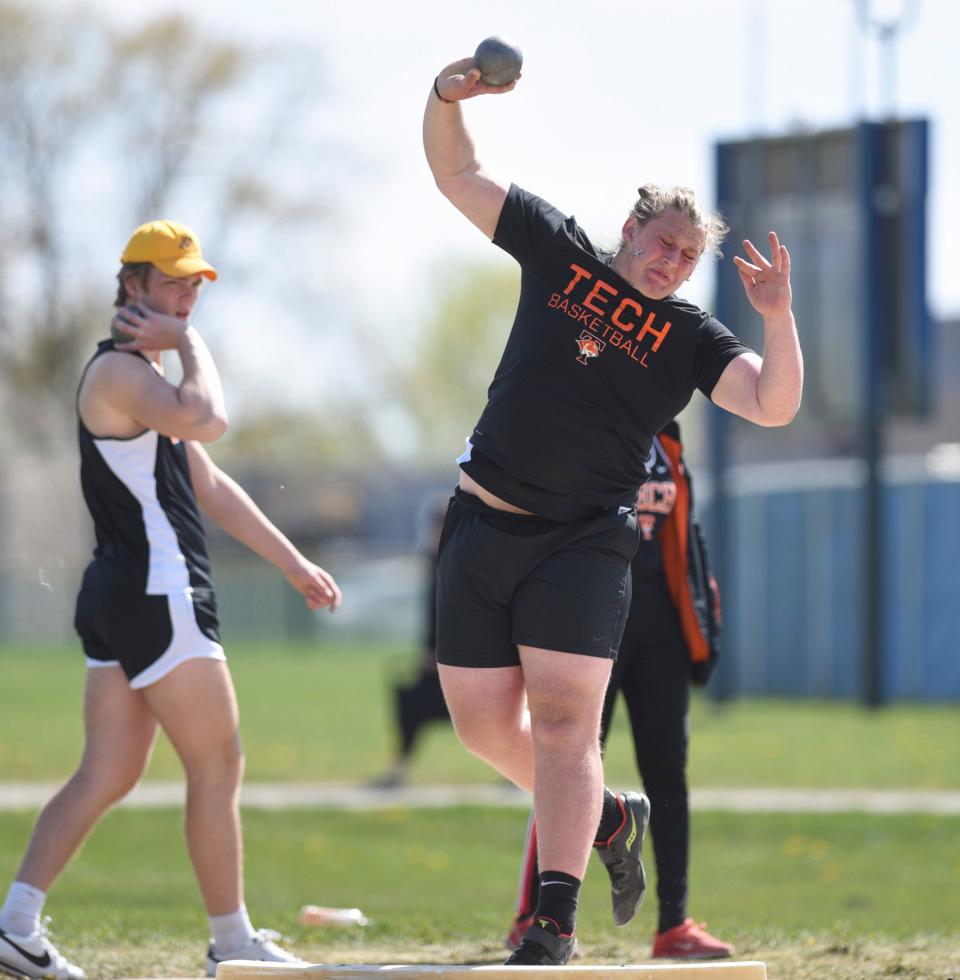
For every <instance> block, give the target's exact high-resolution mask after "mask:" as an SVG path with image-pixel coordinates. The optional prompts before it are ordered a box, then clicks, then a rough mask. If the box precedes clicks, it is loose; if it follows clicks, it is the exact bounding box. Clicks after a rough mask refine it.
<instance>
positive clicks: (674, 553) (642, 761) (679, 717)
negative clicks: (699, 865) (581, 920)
mask: <svg viewBox="0 0 960 980" xmlns="http://www.w3.org/2000/svg"><path fill="white" fill-rule="evenodd" d="M653 449H654V452H655V453H656V458H655V459H654V460H653V472H652V474H651V476H650V479H649V480H647V482H646V483H644V484H643V486H642V487H641V488H640V492H639V493H638V494H637V524H638V526H639V528H640V544H639V546H638V547H637V553H636V555H634V558H633V561H632V562H631V563H630V574H631V577H632V580H633V596H632V598H631V600H630V613H629V615H628V616H627V625H626V627H625V629H624V632H623V640H622V641H621V643H620V650H619V652H618V653H617V659H616V660H615V661H614V664H613V671H612V672H611V675H610V683H609V685H608V687H607V695H606V699H605V700H604V704H603V715H602V716H601V720H600V744H601V746H605V745H606V742H607V736H608V735H609V733H610V725H611V724H612V722H613V712H614V708H615V707H616V703H617V699H618V696H619V695H621V694H622V695H623V700H624V702H625V704H626V706H627V713H628V715H629V718H630V730H631V735H632V737H633V749H634V754H635V756H636V760H637V768H638V769H639V771H640V778H641V780H642V781H643V789H644V792H645V793H646V794H647V797H648V798H649V800H650V833H651V836H652V838H653V852H654V859H655V861H656V866H657V898H658V900H659V918H658V921H657V931H656V935H655V936H654V939H653V958H654V959H660V958H670V959H681V960H702V959H719V958H723V957H727V956H730V955H731V954H732V953H733V947H732V946H731V945H730V944H729V943H725V942H722V941H721V940H719V939H717V938H716V937H714V936H711V935H710V933H708V932H707V931H706V926H705V924H704V923H698V922H696V921H695V920H694V919H692V918H690V917H689V916H688V915H687V914H686V909H687V872H688V867H689V863H690V801H689V796H688V793H687V773H686V769H687V745H688V741H689V712H690V684H691V683H693V684H697V685H704V684H706V683H707V681H708V680H709V677H710V673H711V671H712V669H713V665H714V664H715V662H716V659H717V656H718V653H719V649H718V645H717V644H718V639H719V635H720V595H719V592H718V590H717V583H716V581H715V580H714V577H713V573H712V572H711V570H710V564H709V560H708V557H707V550H706V542H705V540H704V537H703V531H702V528H701V526H700V523H699V521H697V519H696V515H695V513H694V507H693V484H692V481H691V478H690V473H689V470H688V469H687V466H686V463H685V461H684V459H683V447H682V445H681V441H680V426H679V425H677V423H676V422H671V423H670V424H669V425H668V426H667V427H666V428H665V429H664V430H663V432H661V433H660V435H659V436H657V437H656V438H655V439H654V440H653ZM538 884H539V877H538V873H537V831H536V823H535V821H534V820H533V818H532V817H531V820H530V822H529V825H528V828H527V840H526V847H525V851H524V856H523V862H522V864H521V871H520V888H519V892H518V894H517V905H516V918H515V920H514V923H513V926H512V928H511V930H510V934H509V935H508V937H507V943H506V945H507V947H508V948H509V949H515V948H516V947H517V946H519V945H520V943H521V941H522V940H523V936H524V934H525V933H526V931H527V929H529V928H530V925H531V924H532V922H533V913H534V910H535V909H536V907H537V886H538Z"/></svg>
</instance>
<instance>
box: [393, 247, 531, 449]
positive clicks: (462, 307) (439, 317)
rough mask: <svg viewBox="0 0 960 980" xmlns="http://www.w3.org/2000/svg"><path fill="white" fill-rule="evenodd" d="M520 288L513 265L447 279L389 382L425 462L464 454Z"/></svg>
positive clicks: (479, 267) (480, 267)
mask: <svg viewBox="0 0 960 980" xmlns="http://www.w3.org/2000/svg"><path fill="white" fill-rule="evenodd" d="M519 288H520V276H519V271H518V270H517V268H516V266H514V265H513V263H502V264H501V263H498V264H497V265H490V264H479V263H478V264H471V265H467V266H464V267H462V268H460V269H457V270H454V271H453V272H452V273H450V274H448V276H447V285H446V288H445V290H444V291H443V292H442V294H441V295H440V297H439V298H438V300H437V302H436V305H435V307H434V309H433V312H432V314H431V316H430V318H429V320H428V321H427V322H426V324H425V326H424V328H423V330H422V332H421V333H420V335H419V337H418V338H417V340H416V341H415V342H414V343H413V344H412V345H411V347H410V357H409V358H408V359H407V361H406V363H404V364H403V365H402V367H401V368H400V369H399V370H398V377H397V378H396V379H395V390H396V391H397V392H398V393H399V395H400V399H399V400H400V403H401V404H402V405H403V406H404V407H405V409H406V410H407V412H408V413H409V415H410V418H411V420H412V423H413V425H414V427H415V429H416V432H417V443H418V448H419V452H420V454H421V456H422V458H423V459H424V460H425V461H429V462H438V461H449V460H450V459H452V458H454V457H456V456H457V455H459V453H460V452H461V451H462V449H463V440H464V439H465V438H466V437H467V436H469V435H470V433H471V432H472V430H473V426H474V425H475V424H476V421H477V419H478V418H479V416H480V412H481V410H482V409H483V406H484V404H485V403H486V397H487V387H488V386H489V384H490V382H491V381H492V380H493V375H494V372H495V370H496V368H497V364H498V363H499V361H500V355H501V353H502V352H503V347H504V344H505V343H506V341H507V336H508V335H509V333H510V326H511V324H512V323H513V315H514V312H515V310H516V306H517V296H518V293H519Z"/></svg>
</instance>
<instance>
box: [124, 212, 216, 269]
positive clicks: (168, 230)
mask: <svg viewBox="0 0 960 980" xmlns="http://www.w3.org/2000/svg"><path fill="white" fill-rule="evenodd" d="M120 261H121V262H124V263H127V262H149V263H150V264H151V265H155V266H156V267H157V268H158V269H159V270H160V271H161V272H162V273H163V274H164V275H165V276H176V277H180V276H194V275H196V274H197V273H198V272H202V273H203V274H204V275H205V276H206V277H207V278H208V279H216V278H217V270H216V269H214V267H213V266H212V265H210V263H209V262H205V261H204V258H203V256H202V255H201V254H200V240H199V239H198V238H197V236H196V235H195V234H194V233H193V232H192V231H191V230H190V229H189V228H188V227H187V226H186V225H181V224H178V223H177V222H176V221H148V222H147V223H146V224H145V225H140V227H139V228H138V229H137V230H136V231H135V232H134V233H133V234H132V235H131V236H130V241H129V242H127V247H126V248H125V249H124V250H123V255H121V256H120Z"/></svg>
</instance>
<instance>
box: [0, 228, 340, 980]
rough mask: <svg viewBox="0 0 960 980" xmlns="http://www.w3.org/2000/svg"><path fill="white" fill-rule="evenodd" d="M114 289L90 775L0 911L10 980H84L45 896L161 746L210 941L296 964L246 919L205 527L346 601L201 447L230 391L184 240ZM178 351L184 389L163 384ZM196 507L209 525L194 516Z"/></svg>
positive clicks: (58, 802)
mask: <svg viewBox="0 0 960 980" xmlns="http://www.w3.org/2000/svg"><path fill="white" fill-rule="evenodd" d="M121 261H122V262H123V266H122V268H121V269H120V273H119V275H118V279H119V291H118V295H117V299H116V306H117V307H119V308H120V309H119V310H118V313H117V316H116V317H115V318H114V321H113V333H114V336H115V337H124V336H126V337H127V338H128V340H129V342H128V343H125V344H121V345H118V344H117V343H116V342H115V341H114V340H105V341H102V342H101V343H100V345H99V347H98V349H97V352H96V354H95V355H94V356H93V358H92V360H91V361H90V362H89V364H88V365H87V367H86V369H85V370H84V373H83V377H82V379H81V382H80V387H79V391H78V394H77V414H78V416H79V426H78V432H79V440H80V480H81V484H82V487H83V495H84V498H85V500H86V503H87V506H88V508H89V510H90V515H91V517H92V518H93V524H94V530H95V532H96V541H97V544H96V549H95V551H94V558H93V561H92V562H91V563H90V565H89V566H88V567H87V570H86V572H85V574H84V577H83V585H82V587H81V589H80V594H79V597H78V600H77V613H76V627H77V630H78V632H79V634H80V639H81V641H82V643H83V649H84V652H85V654H86V660H87V668H88V669H87V679H86V693H85V697H84V708H83V717H84V732H85V745H84V750H83V757H82V759H81V762H80V766H79V768H78V769H77V771H76V772H75V773H74V774H73V776H72V777H71V778H70V779H69V780H68V782H67V783H66V784H65V785H64V786H63V787H62V789H60V791H59V792H58V793H57V794H56V795H55V796H54V797H53V799H51V800H50V802H49V803H47V805H46V806H45V807H44V808H43V810H42V811H41V813H40V816H39V818H38V819H37V823H36V825H35V827H34V830H33V836H32V837H31V840H30V843H29V846H28V848H27V852H26V855H25V856H24V858H23V861H22V863H21V865H20V868H19V870H18V872H17V875H16V880H15V881H14V883H13V884H12V885H11V887H10V890H9V892H8V893H7V898H6V901H5V903H4V905H3V908H2V909H0V973H2V972H7V973H10V974H12V975H14V976H23V977H57V978H82V977H83V976H84V973H83V970H82V969H80V968H79V967H77V966H74V965H73V964H72V963H70V962H68V961H67V959H66V958H65V957H64V956H63V955H61V954H60V952H59V951H58V950H57V949H56V947H55V946H54V945H53V943H52V942H51V941H50V939H49V937H48V935H47V930H46V926H45V923H43V922H41V918H40V914H41V911H42V908H43V904H44V901H45V898H46V893H47V891H48V890H49V889H50V887H51V885H52V884H53V882H54V881H55V879H56V878H57V876H58V875H59V874H60V872H61V871H62V870H63V868H64V867H65V865H66V864H67V862H68V861H69V860H70V858H71V856H72V855H73V854H74V853H75V851H76V850H77V848H78V847H79V846H80V845H81V843H82V842H83V840H84V838H85V837H86V836H87V834H88V833H89V832H90V830H91V829H92V828H93V826H94V824H95V823H96V822H97V820H98V819H99V818H100V817H101V816H102V815H103V813H104V812H105V811H106V810H107V809H108V808H109V807H110V806H111V805H112V804H113V803H116V802H117V801H118V800H120V799H121V798H122V797H124V796H125V795H126V794H127V793H128V792H129V791H130V790H131V789H132V788H133V787H134V786H135V785H136V783H137V781H138V780H139V779H140V776H141V775H142V773H143V771H144V769H145V768H146V765H147V762H148V760H149V758H150V754H151V751H152V748H153V744H154V741H155V739H156V737H157V732H158V730H159V729H160V728H163V730H164V731H165V732H166V734H167V736H168V737H169V738H170V741H171V742H172V744H173V746H174V748H175V749H176V751H177V753H178V755H179V756H180V760H181V761H182V763H183V767H184V770H185V772H186V782H187V802H186V836H187V846H188V849H189V852H190V859H191V861H192V863H193V868H194V871H195V873H196V876H197V880H198V882H199V885H200V891H201V893H202V896H203V900H204V904H205V905H206V910H207V914H208V916H209V921H210V927H211V931H212V934H213V941H212V943H211V944H210V947H209V949H208V951H207V958H206V968H207V975H208V976H213V975H214V974H215V973H216V968H217V963H218V962H220V961H221V960H224V959H249V960H272V961H282V962H298V961H297V960H296V957H294V956H292V955H291V954H290V953H288V952H286V951H285V950H283V949H282V948H281V947H279V946H278V945H276V943H275V942H274V941H273V940H274V939H275V938H277V937H276V934H270V933H269V932H267V931H263V930H261V931H257V930H255V929H254V928H253V926H252V925H251V923H250V918H249V916H248V915H247V911H246V907H245V905H244V896H243V874H242V840H241V835H240V818H239V810H238V795H239V790H240V782H241V777H242V772H243V754H242V750H241V747H240V737H239V730H238V715H237V701H236V697H235V695H234V690H233V683H232V681H231V678H230V672H229V670H228V669H227V665H226V663H225V659H226V658H225V656H224V653H223V648H222V647H221V645H220V642H219V634H218V624H217V612H216V603H215V597H214V592H213V582H212V579H211V577H210V562H209V560H208V557H207V549H206V541H205V535H204V530H203V525H202V523H201V519H200V509H199V508H202V509H203V510H204V511H205V512H206V514H207V515H209V516H210V517H211V518H212V519H213V520H215V521H216V522H217V523H218V524H220V525H221V526H222V527H223V528H224V529H225V530H226V531H227V532H228V533H229V534H231V535H232V536H233V537H235V538H236V539H237V540H239V541H241V542H243V544H245V545H247V546H248V547H249V548H251V549H252V550H253V551H255V552H256V553H257V554H258V555H260V556H261V557H263V558H265V559H266V560H267V561H269V562H271V563H272V564H274V565H276V566H277V568H278V569H279V570H280V571H281V572H283V574H284V575H285V576H286V578H287V580H288V581H289V582H290V584H291V585H292V586H293V587H294V588H295V589H297V590H298V591H299V592H301V593H302V594H303V595H304V597H305V599H306V602H307V605H308V606H309V607H310V608H311V609H320V608H323V607H327V608H329V609H330V610H331V611H332V610H334V609H336V608H337V606H338V605H339V603H340V590H339V589H338V587H337V585H336V583H335V582H334V580H333V578H332V577H331V576H330V575H329V574H328V573H327V572H325V571H324V570H323V569H322V568H319V567H318V566H317V565H314V564H313V563H312V562H310V561H308V560H307V559H306V558H305V557H304V556H303V555H301V554H300V552H299V551H297V549H296V548H294V547H293V545H292V544H291V543H290V542H289V541H288V540H287V539H286V538H285V537H284V536H283V535H282V534H281V533H280V532H279V531H278V530H277V528H276V527H274V526H273V524H271V523H270V522H269V521H268V520H267V518H266V517H265V516H264V515H263V513H262V512H261V511H260V510H259V508H258V507H257V506H256V504H254V503H253V501H252V500H251V499H250V498H249V497H248V496H247V494H246V493H245V492H244V491H243V489H242V488H241V487H240V486H238V485H237V484H236V483H235V482H234V481H233V480H232V479H231V478H230V477H229V476H227V475H226V474H225V473H224V472H222V471H221V470H220V469H218V468H217V466H215V465H214V463H213V462H212V461H211V459H210V457H209V456H208V455H207V453H206V451H205V450H204V449H203V447H202V446H201V445H200V444H201V443H202V442H212V441H214V440H215V439H217V438H219V436H221V435H222V434H223V432H224V431H225V430H226V428H227V415H226V410H225V407H224V399H223V391H222V388H221V384H220V377H219V374H218V373H217V369H216V366H215V364H214V362H213V359H212V357H211V356H210V352H209V350H208V349H207V346H206V345H205V344H204V342H203V340H202V339H201V337H200V335H199V333H198V332H197V330H196V328H195V327H193V326H192V325H191V315H192V313H193V308H194V304H195V303H196V302H197V298H198V295H199V292H200V287H201V286H202V284H203V283H204V281H205V280H206V279H215V278H216V272H215V270H214V268H213V266H211V265H209V264H208V263H207V262H206V261H205V260H204V259H203V256H202V254H201V251H200V246H199V243H198V242H197V239H196V236H195V235H194V234H193V232H192V231H190V229H188V228H186V227H184V226H183V225H178V224H175V223H173V222H167V221H156V222H150V223H149V224H146V225H142V226H141V227H140V228H138V229H137V230H136V232H134V234H133V237H132V238H131V239H130V241H129V243H128V245H127V247H126V249H125V251H124V253H123V256H122V258H121ZM164 350H172V351H176V353H177V355H178V356H179V358H180V363H181V365H182V368H183V377H182V380H181V381H180V384H179V385H177V386H174V385H173V384H171V383H170V382H169V381H167V380H166V379H165V378H164V377H163V372H162V366H161V356H160V355H161V351H164ZM198 505H199V508H198Z"/></svg>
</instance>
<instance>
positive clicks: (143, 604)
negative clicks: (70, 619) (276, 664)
mask: <svg viewBox="0 0 960 980" xmlns="http://www.w3.org/2000/svg"><path fill="white" fill-rule="evenodd" d="M74 626H75V627H76V630H77V632H78V633H79V634H80V640H81V642H82V643H83V651H84V653H85V654H86V656H87V666H88V667H110V666H113V665H114V664H119V665H120V666H121V667H122V668H123V672H124V673H125V674H126V675H127V679H128V680H129V681H130V686H131V687H132V688H141V687H146V686H147V685H148V684H153V683H155V682H156V681H158V680H160V679H161V678H162V677H166V675H167V674H169V673H170V671H171V670H173V668H174V667H176V666H177V665H178V664H182V663H183V662H184V661H185V660H193V659H195V658H198V657H199V658H204V657H205V658H209V659H211V660H226V659H227V658H226V655H225V654H224V652H223V647H222V646H221V645H220V629H219V623H218V621H217V600H216V595H215V594H214V592H213V590H212V589H184V590H183V591H182V592H175V593H170V594H168V595H131V594H121V593H119V592H117V591H108V590H101V589H97V588H92V587H90V586H89V585H88V584H87V583H86V582H85V583H84V586H83V587H82V588H81V589H80V594H79V595H78V596H77V613H76V617H75V619H74Z"/></svg>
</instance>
